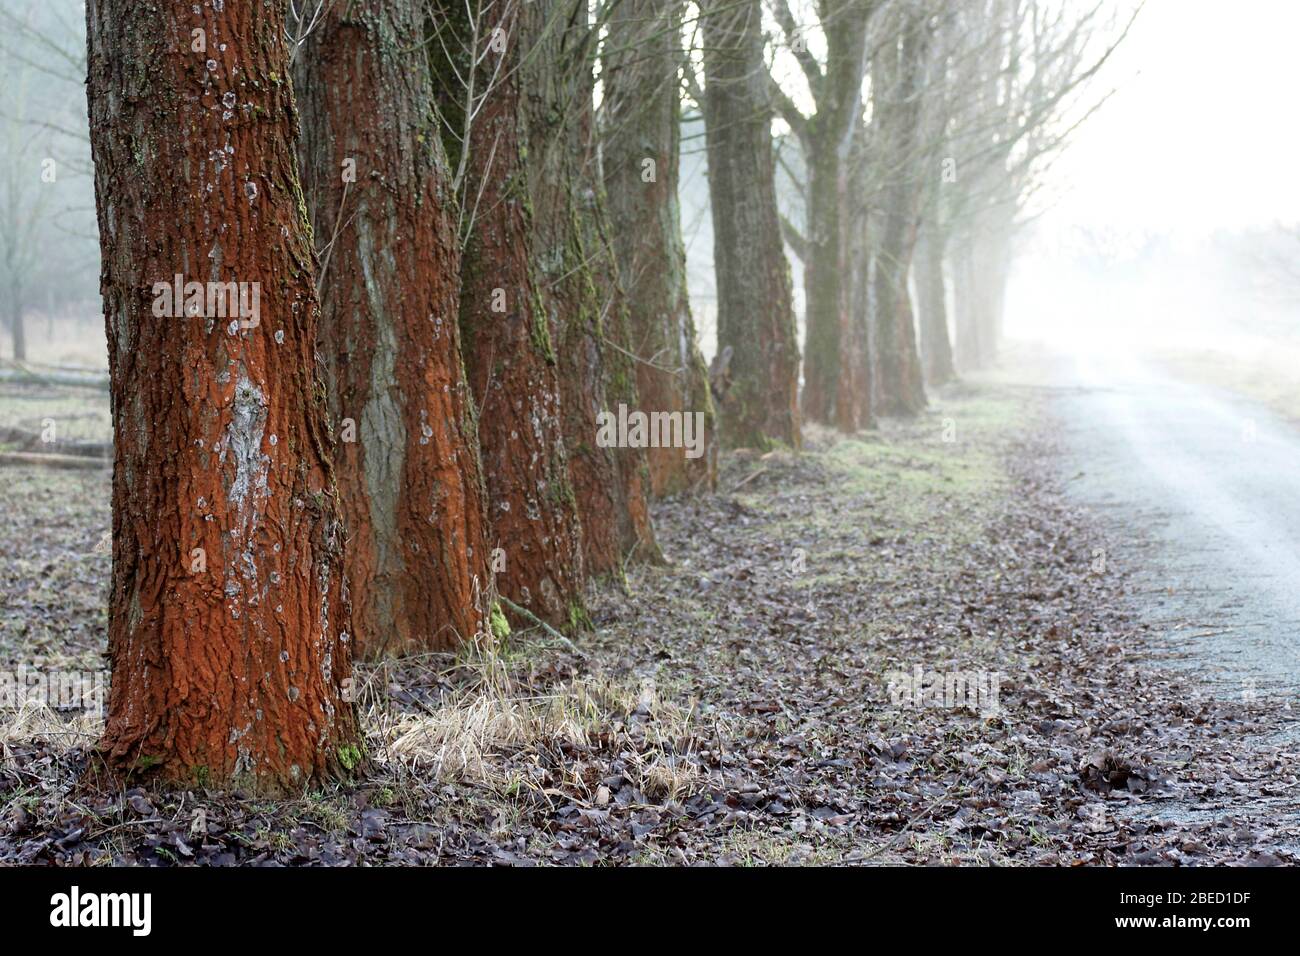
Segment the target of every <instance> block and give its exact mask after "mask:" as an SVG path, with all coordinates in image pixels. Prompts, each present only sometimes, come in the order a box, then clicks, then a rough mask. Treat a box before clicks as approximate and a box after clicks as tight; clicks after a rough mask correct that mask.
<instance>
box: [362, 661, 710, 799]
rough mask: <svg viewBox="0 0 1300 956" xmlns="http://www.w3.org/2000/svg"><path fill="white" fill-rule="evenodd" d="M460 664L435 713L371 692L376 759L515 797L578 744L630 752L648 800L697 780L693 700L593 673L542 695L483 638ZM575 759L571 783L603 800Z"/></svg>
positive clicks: (676, 795) (627, 756)
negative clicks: (545, 764)
mask: <svg viewBox="0 0 1300 956" xmlns="http://www.w3.org/2000/svg"><path fill="white" fill-rule="evenodd" d="M454 670H456V671H457V672H458V674H457V676H458V678H459V681H458V683H457V685H456V686H455V688H454V689H453V690H452V691H451V692H449V693H448V694H447V695H446V696H445V697H444V699H443V701H442V702H441V704H440V705H439V706H437V707H436V708H432V709H430V710H429V711H428V712H424V713H411V712H409V711H408V712H394V711H393V710H392V709H391V708H390V707H389V706H388V703H387V701H386V700H385V699H384V698H382V697H379V696H375V697H370V698H369V699H367V701H366V704H367V706H366V707H365V708H364V711H363V726H364V727H365V730H366V734H367V738H368V743H369V750H370V752H371V754H372V755H373V756H374V757H375V758H376V759H377V760H378V761H380V762H389V763H392V764H395V765H399V766H400V767H401V768H403V769H404V770H405V771H407V772H409V773H411V774H414V775H418V776H421V777H427V776H432V777H433V778H435V779H437V780H439V781H440V782H445V783H452V782H456V783H470V784H477V785H481V786H485V787H487V788H489V789H491V790H494V791H497V792H498V793H502V794H512V793H517V792H519V790H520V789H521V788H525V787H527V788H531V789H538V788H540V785H538V784H536V783H535V782H534V781H535V775H534V774H530V773H529V772H527V771H528V769H529V768H530V767H536V766H537V765H538V764H539V762H541V760H542V759H543V758H544V757H546V758H550V759H551V760H553V761H555V760H556V759H557V758H559V759H558V762H561V763H566V762H569V761H567V760H565V759H563V758H564V755H568V754H571V753H572V752H574V751H579V752H587V751H592V750H596V749H603V750H612V751H617V752H618V753H619V754H620V756H622V757H623V758H624V760H625V762H626V763H627V765H628V767H629V768H630V772H629V773H628V777H629V779H630V780H632V782H633V783H634V784H635V785H636V786H637V787H638V788H639V789H640V790H641V791H642V792H643V793H645V794H646V795H647V796H649V797H653V798H656V799H665V800H670V799H681V798H683V797H684V796H686V795H687V794H689V793H690V792H692V791H693V790H694V789H695V787H696V786H697V785H698V783H699V772H698V769H697V767H696V765H695V763H694V762H693V761H692V760H690V759H689V758H690V748H691V743H690V742H691V740H692V739H693V734H692V718H693V713H694V711H693V707H691V708H686V709H683V708H681V707H678V706H676V705H673V704H671V703H668V702H665V701H663V700H661V699H660V697H659V694H658V693H657V690H656V688H655V687H654V685H653V684H652V683H650V682H644V683H640V684H633V683H629V682H620V681H616V680H612V679H609V678H605V677H599V676H596V677H586V678H581V679H570V680H565V681H562V682H560V683H558V684H556V685H554V686H552V687H549V688H547V689H546V691H545V692H543V693H539V692H537V691H536V690H535V689H533V688H532V687H531V686H530V685H529V684H527V683H525V682H523V681H521V680H518V679H516V678H515V677H513V676H512V675H511V673H510V669H509V667H508V666H507V664H506V661H505V660H504V659H503V658H502V656H501V654H500V651H499V649H498V648H497V647H495V646H485V645H483V644H479V645H473V646H470V647H468V648H467V650H466V653H465V654H463V655H462V660H461V662H460V663H459V664H457V665H456V667H455V668H454ZM573 762H574V764H575V766H574V767H573V768H572V772H571V773H570V774H568V778H569V779H568V780H567V781H566V782H567V783H570V784H572V787H573V789H574V790H575V791H577V793H578V794H579V795H580V796H582V797H584V798H585V799H587V800H589V801H591V802H592V803H594V804H596V805H600V804H602V803H603V802H604V801H606V800H608V798H609V795H608V793H604V794H602V793H601V792H600V791H601V789H602V788H601V787H599V786H598V785H592V784H591V783H590V782H589V781H588V780H587V779H586V778H585V777H584V775H583V774H581V773H579V772H578V767H577V764H580V763H581V761H580V760H575V761H573ZM540 789H545V788H540Z"/></svg>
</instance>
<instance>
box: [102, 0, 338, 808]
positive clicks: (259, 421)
mask: <svg viewBox="0 0 1300 956" xmlns="http://www.w3.org/2000/svg"><path fill="white" fill-rule="evenodd" d="M283 9H284V8H283V7H282V6H281V5H278V4H271V5H264V4H260V3H252V2H246V0H226V3H225V4H224V5H221V6H219V7H214V6H203V7H191V6H190V5H189V4H175V5H170V6H168V7H166V8H165V9H160V8H157V7H151V6H148V5H141V4H137V3H133V2H128V0H91V2H90V3H88V4H87V6H86V16H87V27H88V29H87V34H88V38H89V81H88V89H89V101H90V121H91V122H90V130H91V146H92V150H93V156H94V161H95V191H96V198H97V204H98V215H99V232H100V236H101V244H102V252H103V271H102V276H101V290H102V294H103V299H104V316H105V324H106V328H107V334H108V343H109V367H110V373H111V381H112V397H113V419H114V428H115V433H116V440H115V446H116V450H115V461H114V470H113V578H112V591H111V595H110V599H109V657H110V659H111V662H112V671H113V674H112V690H111V693H110V697H109V713H108V721H107V726H106V729H105V733H104V738H103V741H102V742H101V747H102V750H103V752H104V754H105V756H106V758H107V760H108V761H109V763H110V765H111V766H113V767H115V768H117V769H119V770H121V771H124V772H130V771H141V772H146V771H147V772H149V773H152V774H155V775H158V776H161V777H162V778H164V779H168V780H173V781H188V782H190V783H200V784H206V785H226V784H230V785H238V786H241V787H244V788H247V789H250V790H255V791H262V792H276V791H283V790H291V789H301V788H303V787H305V786H307V785H309V784H312V785H319V784H321V783H323V782H325V781H327V780H329V779H331V778H336V777H340V776H342V775H344V774H346V772H347V771H348V770H349V769H351V768H354V767H355V766H356V765H357V762H358V760H359V759H360V756H361V755H360V752H359V750H358V734H357V725H356V717H355V713H354V708H353V706H352V704H350V703H348V702H347V701H346V700H345V699H344V698H345V696H346V694H345V686H346V685H345V683H344V682H345V681H347V680H348V679H349V675H350V671H351V647H350V640H351V638H350V634H349V632H350V629H351V628H350V622H349V609H348V605H347V596H346V593H345V589H344V578H343V572H342V566H341V553H340V552H341V546H342V531H341V527H340V523H339V518H338V508H337V504H336V500H335V491H334V476H333V472H332V466H331V464H330V460H329V456H328V454H327V444H328V441H329V437H328V435H327V433H326V413H325V403H324V394H323V389H322V386H321V384H320V377H319V369H317V367H316V364H315V360H314V352H315V347H316V331H317V323H318V318H319V310H318V305H317V301H316V292H315V288H314V283H315V270H314V268H313V264H312V253H311V226H310V224H309V222H308V221H307V217H306V212H305V210H304V208H303V204H302V197H301V191H300V189H299V184H298V172H297V163H296V160H295V153H294V136H295V134H296V129H297V118H296V116H295V113H294V105H293V98H292V94H291V92H290V87H289V78H288V75H287V70H288V64H289V61H288V53H287V50H286V47H285V41H284V26H285V24H284V19H283ZM193 30H202V31H203V33H202V34H201V36H202V37H203V39H204V41H205V44H204V45H205V49H204V50H203V51H202V52H198V51H195V50H194V49H193V46H194V43H195V40H194V37H195V34H193V33H192V32H191V31H193ZM177 273H180V274H182V275H183V276H184V278H185V280H186V281H197V282H209V281H211V282H216V281H222V282H246V283H254V282H256V283H259V284H260V286H259V288H260V310H259V319H260V321H259V323H258V324H257V325H256V326H255V327H249V328H241V327H240V325H239V322H238V321H237V320H236V319H232V318H229V317H213V316H211V315H208V314H206V313H201V314H198V315H185V316H184V317H165V316H157V315H155V313H154V309H153V306H154V304H155V297H154V293H153V284H154V283H155V282H164V283H170V282H171V281H172V277H173V276H174V275H176V274H177ZM250 288H251V287H250ZM196 549H202V551H198V550H196Z"/></svg>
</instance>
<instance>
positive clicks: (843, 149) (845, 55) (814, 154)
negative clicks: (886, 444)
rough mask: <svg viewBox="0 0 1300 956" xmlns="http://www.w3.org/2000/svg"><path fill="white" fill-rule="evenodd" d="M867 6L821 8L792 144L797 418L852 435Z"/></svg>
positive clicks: (856, 395)
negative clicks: (810, 111)
mask: <svg viewBox="0 0 1300 956" xmlns="http://www.w3.org/2000/svg"><path fill="white" fill-rule="evenodd" d="M873 9H874V3H872V2H868V0H826V2H825V3H824V4H823V5H822V6H820V7H819V11H820V13H819V16H820V18H821V20H822V23H823V24H824V25H825V33H826V67H825V70H824V71H823V75H822V78H821V80H820V82H819V83H818V87H819V88H818V89H817V91H816V93H815V99H816V102H817V112H816V113H815V114H814V115H813V116H812V117H810V118H809V119H808V121H807V126H806V129H805V130H804V131H803V134H802V135H801V136H800V142H801V143H802V145H803V148H804V151H805V154H806V155H805V165H806V167H807V170H808V184H807V204H806V207H807V224H806V226H805V234H804V238H805V240H806V242H805V249H806V254H805V257H804V301H805V302H806V303H807V320H806V324H807V332H806V334H807V339H806V346H805V356H804V395H803V413H804V415H806V416H807V417H808V418H810V419H812V420H814V421H820V422H826V423H827V424H832V425H835V426H836V427H837V428H839V429H840V430H841V431H846V432H852V431H854V430H855V429H856V428H857V427H858V426H859V425H860V424H863V423H862V422H860V421H859V417H858V412H859V410H860V409H861V408H862V406H863V400H862V396H861V394H860V391H861V389H862V388H863V386H864V380H863V378H862V377H861V376H859V375H855V374H854V365H855V361H856V356H855V351H854V343H855V341H856V336H855V334H854V330H853V318H852V312H851V308H850V306H851V302H850V276H851V274H852V268H853V265H852V261H851V258H850V245H851V244H850V241H849V236H848V232H847V229H848V218H849V217H848V216H847V215H846V214H845V212H846V208H847V206H848V195H847V191H848V172H849V170H848V163H847V159H848V155H849V151H850V148H851V144H852V139H853V135H854V132H855V130H856V127H857V125H858V119H859V115H860V113H861V108H862V76H863V71H864V69H865V62H866V44H867V21H868V20H869V19H870V17H871V13H872V10H873Z"/></svg>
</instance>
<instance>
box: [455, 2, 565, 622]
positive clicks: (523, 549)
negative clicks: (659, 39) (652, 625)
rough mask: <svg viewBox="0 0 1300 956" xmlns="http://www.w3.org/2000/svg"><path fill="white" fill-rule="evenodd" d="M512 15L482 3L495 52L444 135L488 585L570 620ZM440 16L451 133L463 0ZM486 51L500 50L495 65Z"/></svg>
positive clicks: (550, 377)
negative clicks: (458, 219) (454, 208)
mask: <svg viewBox="0 0 1300 956" xmlns="http://www.w3.org/2000/svg"><path fill="white" fill-rule="evenodd" d="M518 15H519V7H518V6H517V5H501V4H496V5H493V6H491V7H489V8H488V9H487V12H486V14H485V17H486V19H485V20H484V22H483V23H482V24H481V29H482V30H483V32H484V34H485V36H490V35H491V34H492V31H493V30H496V29H500V30H501V31H502V35H503V36H504V37H506V45H505V52H504V53H502V54H495V53H490V54H489V55H488V58H485V59H484V60H483V61H482V62H481V63H480V64H479V67H478V69H477V71H476V79H475V89H476V90H477V91H478V95H482V94H483V93H484V92H486V93H487V99H486V100H485V101H484V102H483V103H482V105H481V108H480V110H479V112H478V113H477V115H476V117H475V119H474V121H473V123H472V126H471V129H470V134H469V137H468V152H465V151H463V150H462V148H461V147H460V144H459V141H458V140H457V139H456V138H455V135H449V136H448V137H447V140H446V141H447V144H448V150H449V152H451V153H452V156H453V165H458V164H460V163H461V161H462V160H463V163H464V170H465V181H464V184H463V186H462V206H463V210H464V211H463V216H464V217H466V218H465V223H466V228H465V231H466V238H465V244H464V252H463V257H462V261H461V290H460V297H461V298H460V327H461V332H462V334H463V336H464V353H465V361H466V366H467V370H468V375H469V381H470V386H471V388H472V390H473V393H474V398H475V400H476V401H477V403H478V408H479V444H480V449H481V453H482V460H483V471H484V476H485V478H486V482H487V488H488V499H489V507H488V513H489V516H490V523H491V540H490V544H491V547H492V548H493V550H494V552H496V549H501V550H500V552H496V553H497V554H498V556H499V557H503V558H504V565H505V566H504V569H502V568H501V566H500V562H499V561H496V562H494V564H495V567H496V570H497V574H496V586H497V589H498V590H499V591H500V593H501V594H503V595H505V596H506V597H507V598H509V599H510V600H512V601H514V602H515V603H517V604H519V605H521V606H523V607H525V608H527V609H528V610H530V611H532V612H533V613H534V614H536V615H537V616H538V617H540V618H542V619H543V620H545V621H547V622H548V623H550V624H552V625H555V626H557V627H568V626H570V625H571V624H572V623H574V622H575V621H577V620H581V619H585V616H586V612H585V610H584V608H583V603H582V582H583V564H582V549H581V538H580V525H579V521H578V511H577V502H576V500H575V498H574V494H573V489H572V485H571V483H570V480H569V463H568V457H567V454H566V451H565V443H564V438H563V431H562V424H563V422H562V418H561V410H560V384H559V377H558V367H557V365H558V363H557V358H556V352H555V349H554V347H553V345H552V337H551V330H550V324H549V322H548V321H547V318H546V312H545V309H544V308H543V307H542V300H541V294H540V290H539V286H538V279H537V276H536V275H535V273H534V269H533V265H532V257H533V247H532V214H531V205H530V201H529V188H528V170H527V168H526V166H525V161H524V149H525V140H524V137H523V132H522V113H521V109H522V107H521V96H520V83H521V81H522V79H521V75H520V73H519V72H518V71H517V69H516V67H517V66H518V63H519V61H520V57H521V54H522V47H521V46H520V44H519V42H518V33H519V27H518ZM441 23H442V25H443V28H444V30H445V33H444V35H443V38H444V41H445V49H447V50H448V52H449V53H451V54H452V56H454V57H455V62H445V61H444V60H442V59H441V58H442V56H443V53H442V51H443V49H444V43H441V42H439V41H437V40H434V41H433V42H432V43H431V44H430V49H431V51H433V52H432V53H431V56H432V57H433V59H434V63H435V71H434V73H435V77H436V85H437V95H438V99H439V106H440V109H441V111H442V113H443V115H444V117H445V118H446V120H447V122H448V124H449V127H450V130H451V132H452V133H455V132H456V131H459V130H463V128H464V127H463V123H464V118H465V117H464V104H465V95H466V93H465V90H464V88H463V86H462V85H461V83H460V81H459V80H458V79H457V78H456V75H455V71H459V74H460V76H461V77H469V76H470V68H469V65H468V59H469V55H468V48H469V44H470V42H471V41H470V25H469V24H468V23H467V22H466V20H465V12H464V6H463V5H457V4H455V3H450V4H448V5H447V6H446V7H445V9H444V13H443V15H442V19H441ZM484 42H486V41H485V40H483V39H480V44H482V43H484ZM480 52H481V51H480ZM496 56H504V57H506V58H507V59H506V62H505V63H504V64H500V66H501V70H500V72H499V73H498V72H497V68H498V65H499V64H498V63H497V62H496V60H495V59H493V58H494V57H496ZM453 68H454V69H453ZM494 75H495V76H496V81H495V82H492V77H493V76H494Z"/></svg>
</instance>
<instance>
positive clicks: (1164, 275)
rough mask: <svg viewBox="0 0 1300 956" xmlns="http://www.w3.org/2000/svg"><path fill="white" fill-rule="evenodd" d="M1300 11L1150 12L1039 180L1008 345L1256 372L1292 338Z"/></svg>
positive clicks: (1296, 317)
mask: <svg viewBox="0 0 1300 956" xmlns="http://www.w3.org/2000/svg"><path fill="white" fill-rule="evenodd" d="M1297 35H1300V6H1297V5H1296V4H1294V3H1288V2H1285V0H1244V2H1242V3H1235V4H1232V5H1231V8H1230V9H1228V8H1227V7H1225V5H1223V4H1221V3H1215V2H1209V0H1188V2H1174V0H1150V2H1148V3H1146V4H1145V6H1144V8H1143V9H1142V12H1141V15H1140V16H1139V18H1138V20H1137V22H1136V24H1135V25H1134V27H1133V29H1132V31H1131V33H1130V35H1129V37H1128V38H1127V39H1126V40H1125V42H1124V43H1123V44H1122V45H1121V46H1120V48H1119V50H1118V51H1117V52H1116V54H1115V58H1114V61H1113V62H1112V63H1111V64H1110V65H1109V66H1108V67H1107V70H1108V73H1107V79H1106V82H1107V83H1108V84H1109V85H1110V86H1111V87H1112V88H1113V90H1114V92H1113V94H1112V95H1111V96H1110V98H1109V99H1108V100H1107V101H1106V103H1105V105H1104V106H1103V107H1102V108H1101V110H1100V111H1098V112H1097V113H1096V114H1095V115H1094V116H1092V117H1091V118H1090V119H1089V120H1088V122H1087V123H1086V124H1084V125H1083V126H1082V127H1081V128H1080V129H1079V130H1078V131H1077V132H1076V133H1075V134H1074V136H1073V139H1072V142H1071V144H1070V146H1069V148H1068V149H1066V150H1065V151H1064V152H1063V153H1062V155H1061V156H1060V157H1059V158H1058V159H1057V160H1056V161H1055V162H1054V163H1053V164H1052V166H1051V167H1050V168H1049V169H1047V170H1046V172H1045V173H1044V176H1043V179H1044V183H1043V189H1042V194H1041V196H1040V197H1038V199H1037V200H1036V203H1037V209H1036V210H1033V211H1031V212H1030V213H1029V215H1028V216H1027V217H1026V218H1028V219H1031V220H1032V221H1031V222H1029V223H1028V224H1027V226H1026V227H1025V229H1024V231H1023V232H1022V234H1021V235H1020V237H1019V246H1018V250H1017V252H1018V254H1017V257H1016V259H1015V261H1014V265H1013V270H1012V276H1011V279H1010V287H1009V289H1008V298H1007V310H1006V316H1005V322H1006V326H1005V329H1006V332H1007V334H1008V336H1009V337H1010V338H1012V339H1019V340H1029V341H1039V342H1045V343H1049V344H1051V345H1053V346H1055V347H1057V348H1061V349H1065V350H1080V349H1085V350H1092V351H1096V350H1129V351H1139V352H1143V353H1168V352H1170V351H1173V350H1186V351H1192V352H1212V353H1214V354H1217V355H1219V356H1220V357H1221V358H1222V359H1223V360H1224V361H1225V362H1229V361H1232V362H1243V361H1245V362H1253V361H1256V360H1258V359H1259V358H1260V356H1261V354H1262V353H1265V352H1267V351H1269V350H1270V349H1274V348H1280V349H1281V350H1283V352H1288V351H1289V350H1291V349H1293V348H1294V347H1295V345H1296V342H1297V339H1300V226H1297V224H1298V223H1300V177H1297V176H1296V175H1295V171H1294V167H1295V162H1296V157H1297V156H1298V155H1300V125H1297V124H1296V123H1295V122H1294V114H1295V102H1294V91H1295V90H1296V89H1297V88H1300V63H1297V60H1296V58H1295V56H1294V48H1293V47H1294V38H1295V37H1296V36H1297Z"/></svg>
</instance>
